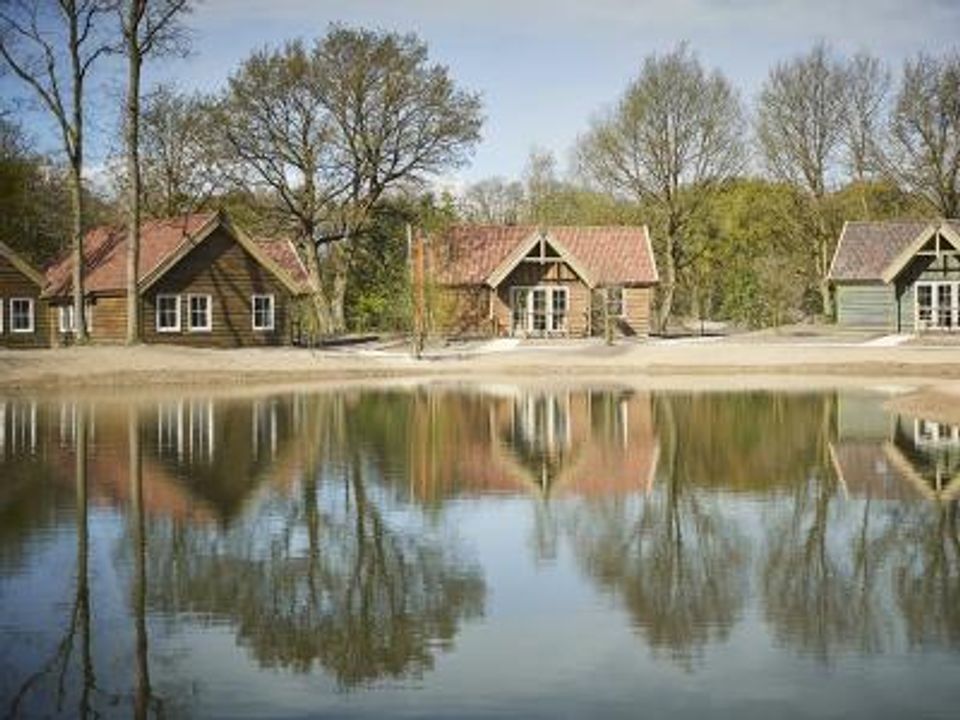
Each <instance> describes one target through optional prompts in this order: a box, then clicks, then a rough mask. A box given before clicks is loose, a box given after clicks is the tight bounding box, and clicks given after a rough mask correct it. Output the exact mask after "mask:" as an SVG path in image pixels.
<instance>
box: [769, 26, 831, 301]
mask: <svg viewBox="0 0 960 720" xmlns="http://www.w3.org/2000/svg"><path fill="white" fill-rule="evenodd" d="M844 88H845V72H844V68H843V66H842V65H841V64H840V63H839V62H838V61H837V60H836V59H834V57H833V55H832V53H831V50H830V48H829V47H828V46H827V45H825V44H824V43H818V44H817V45H815V46H814V47H813V48H812V49H811V50H810V52H809V53H807V54H806V55H802V56H800V57H797V58H795V59H793V60H791V61H789V62H785V63H780V64H779V65H777V66H776V67H774V68H773V70H771V72H770V75H769V76H768V78H767V81H766V83H765V84H764V86H763V89H762V90H761V93H760V97H759V103H758V108H757V136H758V138H759V141H760V147H761V149H762V151H763V155H764V158H765V160H766V163H767V167H768V168H769V170H770V172H771V173H772V174H773V175H774V176H775V177H776V178H778V179H780V180H784V181H786V182H788V183H791V184H793V185H795V186H796V187H799V188H802V189H803V191H804V192H805V194H806V195H807V197H808V200H809V209H810V212H811V213H812V215H813V220H812V223H811V224H812V227H813V232H812V233H811V235H812V238H811V239H812V248H811V249H812V258H813V264H814V267H815V269H816V277H817V283H818V285H819V290H820V300H821V306H822V309H823V312H824V314H827V315H829V314H831V312H832V300H831V296H830V286H829V283H828V281H827V273H828V272H829V269H830V259H831V256H832V252H831V251H832V247H833V240H834V238H835V237H836V235H837V233H836V228H833V227H831V225H830V223H829V222H828V220H827V213H826V208H825V200H826V195H827V190H828V187H827V186H828V181H829V180H830V179H831V177H832V176H833V175H834V174H835V172H836V171H837V169H838V168H839V161H840V153H841V150H842V148H843V143H844V132H845V129H846V128H847V122H846V108H845V104H844V99H845V92H844Z"/></svg>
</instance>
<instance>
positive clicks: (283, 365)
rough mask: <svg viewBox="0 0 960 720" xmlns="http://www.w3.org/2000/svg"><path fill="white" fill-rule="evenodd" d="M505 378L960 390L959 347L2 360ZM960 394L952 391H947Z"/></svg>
mask: <svg viewBox="0 0 960 720" xmlns="http://www.w3.org/2000/svg"><path fill="white" fill-rule="evenodd" d="M477 374H481V375H504V376H524V377H533V378H536V377H543V376H544V375H548V376H550V377H557V376H564V375H596V376H635V375H643V376H656V375H714V376H728V375H736V376H743V375H757V374H762V375H770V374H776V375H818V376H860V377H871V378H891V379H895V378H904V377H911V378H927V379H930V380H932V379H940V380H948V381H957V382H960V347H926V346H925V347H916V346H897V347H873V346H864V345H856V344H839V343H838V344H828V343H802V342H792V343H782V342H779V343H758V342H756V341H752V342H737V341H734V340H711V339H709V338H708V339H703V340H699V339H696V340H689V341H679V342H678V341H650V342H629V343H628V342H622V343H620V344H617V345H614V346H613V347H607V346H605V345H603V344H602V343H601V342H596V341H576V342H569V343H566V344H563V343H553V344H536V343H521V344H517V345H507V346H502V345H498V344H497V343H496V342H495V343H487V344H477V345H471V346H464V347H448V348H443V349H438V350H436V351H433V352H430V353H428V354H427V356H426V357H425V358H424V359H420V360H417V359H414V358H412V357H411V356H410V355H409V354H408V353H406V352H404V351H403V349H402V348H398V349H393V350H370V349H364V348H344V349H339V350H323V351H321V350H305V349H299V348H269V349H243V350H204V349H190V348H174V347H168V346H140V347H132V348H127V347H102V346H101V347H86V348H64V349H55V350H37V351H10V350H0V387H6V388H17V387H40V386H47V387H49V386H57V385H60V386H63V385H68V386H81V385H88V386H89V385H95V386H123V387H130V386H137V385H142V384H145V383H149V384H163V385H171V384H172V385H185V384H202V385H210V384H218V385H220V384H230V385H233V384H238V383H240V384H248V383H258V382H270V383H276V382H290V381H310V380H317V381H319V380H335V379H362V378H384V377H393V378H413V377H422V378H430V377H440V376H457V375H463V376H467V377H469V376H473V375H477ZM948 384H949V385H951V386H952V385H954V384H955V382H949V383H948Z"/></svg>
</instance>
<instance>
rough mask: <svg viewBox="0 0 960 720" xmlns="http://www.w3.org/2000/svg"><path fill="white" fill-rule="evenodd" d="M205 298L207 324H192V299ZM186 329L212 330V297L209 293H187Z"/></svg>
mask: <svg viewBox="0 0 960 720" xmlns="http://www.w3.org/2000/svg"><path fill="white" fill-rule="evenodd" d="M194 300H205V301H206V303H207V313H206V315H207V324H206V325H194V324H193V301H194ZM187 330H189V331H190V332H210V331H211V330H213V299H212V297H211V296H210V295H200V294H191V295H187Z"/></svg>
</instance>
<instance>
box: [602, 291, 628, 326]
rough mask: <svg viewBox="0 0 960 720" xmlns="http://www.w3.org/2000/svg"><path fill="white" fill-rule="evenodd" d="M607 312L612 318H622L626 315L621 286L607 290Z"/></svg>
mask: <svg viewBox="0 0 960 720" xmlns="http://www.w3.org/2000/svg"><path fill="white" fill-rule="evenodd" d="M607 312H609V313H610V317H615V318H622V317H623V316H624V314H625V313H626V307H625V306H624V303H623V288H622V287H620V286H614V287H608V288H607Z"/></svg>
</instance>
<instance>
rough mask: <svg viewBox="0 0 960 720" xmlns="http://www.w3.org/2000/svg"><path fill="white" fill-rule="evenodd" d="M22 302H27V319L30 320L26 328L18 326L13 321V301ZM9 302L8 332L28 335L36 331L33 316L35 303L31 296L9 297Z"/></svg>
mask: <svg viewBox="0 0 960 720" xmlns="http://www.w3.org/2000/svg"><path fill="white" fill-rule="evenodd" d="M22 302H25V303H27V307H28V308H29V310H28V319H29V320H30V327H26V328H18V327H16V325H15V324H14V322H13V312H14V311H13V306H14V303H22ZM9 304H10V332H11V333H14V334H17V335H30V334H32V333H34V332H36V327H37V323H36V317H35V311H36V304H35V303H34V301H33V298H25V297H15V298H10V303H9Z"/></svg>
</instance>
